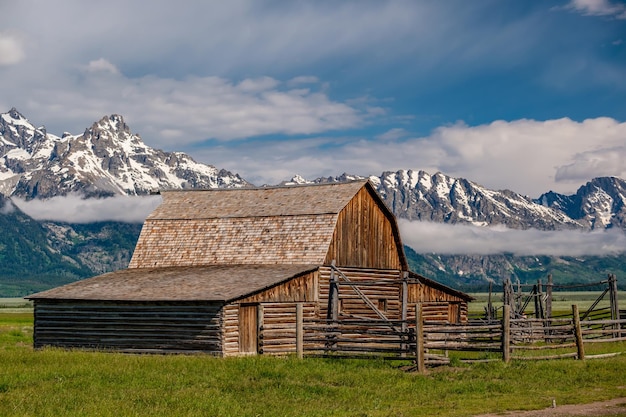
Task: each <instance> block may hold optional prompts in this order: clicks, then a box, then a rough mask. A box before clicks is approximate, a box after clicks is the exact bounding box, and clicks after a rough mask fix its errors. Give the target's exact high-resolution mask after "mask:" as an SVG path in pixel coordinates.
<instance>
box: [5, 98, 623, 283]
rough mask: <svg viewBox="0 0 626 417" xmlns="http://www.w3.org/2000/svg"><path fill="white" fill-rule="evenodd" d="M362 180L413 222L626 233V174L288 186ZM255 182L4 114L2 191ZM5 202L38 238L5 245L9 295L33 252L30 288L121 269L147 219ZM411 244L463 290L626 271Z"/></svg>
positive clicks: (422, 268) (118, 129)
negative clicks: (534, 188) (567, 186)
mask: <svg viewBox="0 0 626 417" xmlns="http://www.w3.org/2000/svg"><path fill="white" fill-rule="evenodd" d="M365 178H368V179H369V180H370V181H371V182H372V184H373V185H374V186H375V187H376V188H377V190H378V192H379V193H380V195H381V197H382V198H383V200H384V201H385V203H386V204H387V205H388V206H389V208H390V209H391V210H392V212H393V213H394V214H395V215H396V216H397V217H398V218H399V219H407V220H409V221H428V222H436V223H448V224H464V225H473V226H479V227H486V226H496V225H497V226H504V227H507V228H510V229H520V230H527V229H537V230H548V231H560V230H580V231H593V230H605V229H620V230H626V181H624V180H622V179H620V178H616V177H600V178H594V179H592V180H590V181H588V182H587V183H586V184H583V185H582V186H581V187H580V188H579V189H578V190H577V192H576V193H575V194H572V195H563V194H558V193H555V192H552V191H549V192H547V193H544V194H542V195H541V196H539V197H538V198H537V199H531V198H529V197H527V196H523V195H521V194H518V193H515V192H514V191H511V190H498V191H495V190H490V189H488V188H486V187H483V186H482V185H480V184H478V183H475V182H473V181H471V180H468V179H464V178H453V177H450V176H447V175H445V174H443V173H441V172H437V173H435V174H432V175H431V174H429V173H427V172H425V171H422V170H397V171H386V172H383V173H382V174H381V175H378V176H376V175H372V176H369V177H362V176H357V175H351V174H347V173H344V174H342V175H339V176H336V177H321V178H317V179H314V180H307V179H305V178H303V177H301V176H299V175H296V176H294V178H292V179H291V180H290V181H284V182H283V183H281V184H282V185H289V184H304V183H323V182H339V181H349V180H355V179H365ZM248 186H252V184H250V183H249V182H247V181H246V180H245V179H243V178H241V177H240V176H239V175H238V174H233V173H231V172H229V171H226V170H220V169H218V168H215V167H214V166H211V165H205V164H200V163H197V162H195V161H194V160H193V159H192V158H191V157H189V156H188V155H186V154H184V153H180V152H164V151H161V150H156V149H152V148H150V147H148V146H147V145H145V144H144V143H143V141H142V139H141V137H140V136H139V135H136V134H133V133H132V131H131V130H130V127H129V126H128V125H127V124H126V123H125V121H124V119H123V117H122V116H120V115H115V114H113V115H109V116H104V117H103V118H101V119H100V120H99V121H97V122H95V123H93V124H92V125H91V126H90V127H88V128H86V129H85V131H84V132H83V133H81V134H78V135H73V134H71V133H67V132H66V133H64V134H63V135H62V136H61V137H58V136H55V135H51V134H49V133H48V132H47V131H46V129H45V127H43V126H42V127H35V126H34V125H32V124H31V123H30V122H29V121H28V119H26V118H25V117H24V116H23V115H21V114H20V113H19V112H18V111H17V110H16V109H14V108H13V109H11V110H10V111H9V112H7V113H0V195H1V194H4V195H7V196H10V197H16V198H21V199H24V200H32V199H44V200H45V199H50V198H52V197H57V196H64V195H70V194H74V193H79V194H81V195H82V196H83V197H84V198H101V197H110V196H113V195H147V194H150V193H151V192H153V191H155V190H157V189H183V188H188V189H194V188H215V187H222V188H228V187H248ZM2 198H3V200H2V201H0V202H2V204H1V205H0V207H1V208H2V209H1V210H0V216H3V218H2V220H3V221H4V220H6V221H9V222H13V223H15V224H17V225H20V224H23V225H24V227H26V226H25V225H26V224H29V225H30V226H29V228H27V229H25V230H28V231H27V232H26V234H27V235H28V236H31V237H32V239H31V240H29V241H27V242H24V243H23V244H21V246H20V247H21V248H24V250H25V251H27V252H28V251H30V252H28V253H23V254H17V253H14V252H11V251H10V250H9V249H7V244H5V246H4V247H2V246H1V245H0V257H3V256H4V258H2V259H5V261H6V262H9V263H11V262H13V263H15V265H18V266H19V268H17V269H16V270H15V271H14V272H15V273H12V272H11V270H10V269H7V270H6V271H4V276H0V290H1V288H2V287H3V285H5V284H6V283H7V282H9V283H10V284H11V285H13V286H14V285H17V286H18V287H19V283H18V284H16V282H17V281H16V280H19V279H21V278H24V276H26V275H27V274H28V267H27V264H24V263H23V262H22V261H21V260H20V259H22V260H24V259H29V258H30V257H39V258H41V257H42V256H43V258H41V259H47V260H48V261H46V262H47V264H46V265H47V266H42V267H41V268H40V269H39V270H38V271H39V272H37V273H39V274H42V277H44V278H45V279H44V281H45V282H43V283H42V282H39V283H36V282H35V283H34V284H33V282H34V281H33V280H35V281H36V277H28V282H29V283H30V284H28V285H29V287H28V288H31V289H34V288H37V289H41V286H42V285H43V286H44V287H45V285H49V284H50V282H51V281H50V280H53V281H54V280H57V281H58V283H61V282H67V281H68V280H69V281H71V280H76V279H81V278H85V277H87V276H90V275H95V274H99V273H103V272H108V271H110V270H115V269H119V268H123V267H125V266H126V265H127V263H128V261H129V260H130V256H131V255H132V250H133V248H134V242H135V241H136V239H137V237H138V235H139V231H140V229H141V227H140V226H141V225H137V224H135V225H128V224H125V223H121V222H94V223H91V224H86V225H78V224H71V223H65V222H59V221H57V222H52V221H35V220H33V219H30V220H25V219H26V218H27V217H28V216H26V215H25V214H24V213H22V214H20V216H22V217H20V218H21V219H22V220H20V221H16V218H15V217H10V216H11V215H15V213H14V212H13V211H11V210H13V209H11V207H13V208H15V207H14V205H13V204H12V203H11V200H8V199H6V198H4V197H2ZM5 208H6V209H5ZM24 216H26V217H24ZM14 229H15V228H9V227H7V230H11V233H12V235H11V236H13V237H11V236H9V235H8V234H7V233H5V235H6V238H7V239H8V240H7V242H10V241H11V239H14V240H15V241H17V240H19V239H20V231H19V229H15V230H14ZM29 242H30V243H29ZM32 242H38V243H37V244H34V243H32ZM39 246H40V247H39ZM41 251H43V255H42V254H41V253H40V252H41ZM406 251H407V253H408V254H410V256H409V259H410V264H411V266H412V268H413V269H414V270H415V271H419V272H420V273H424V274H426V275H428V276H431V277H432V278H435V279H438V280H440V281H441V282H442V283H445V284H448V285H453V286H456V287H458V288H466V287H468V285H481V284H485V283H486V282H488V281H497V280H498V279H501V278H503V277H505V276H516V277H518V278H521V279H522V280H526V281H527V280H534V279H537V277H540V276H543V275H546V274H547V273H548V272H550V273H554V274H555V276H559V278H558V279H560V280H561V281H567V280H568V279H569V278H568V275H567V274H570V275H574V276H576V277H578V278H577V279H579V280H587V281H589V280H591V278H590V277H592V276H594V275H595V274H604V273H606V272H607V270H606V268H608V267H609V266H610V268H612V270H611V271H609V272H612V273H616V272H617V273H620V272H624V273H625V274H626V261H624V260H622V259H621V258H622V257H623V256H607V257H599V256H595V257H579V258H572V257H558V256H514V255H512V254H508V253H501V254H495V255H488V256H478V255H440V254H432V253H427V254H424V253H420V254H418V253H412V252H414V251H412V250H411V249H410V248H408V247H407V248H406ZM11 257H13V258H15V259H13V258H11ZM17 258H20V259H17ZM39 258H38V259H39ZM20 262H21V263H20ZM46 268H47V269H46ZM14 269H15V268H14ZM18 270H19V271H18ZM64 271H65V272H64ZM559 271H560V272H559ZM20 274H21V275H20ZM59 274H60V275H64V276H60V275H59ZM559 274H560V275H559ZM0 275H2V274H0ZM7 280H8V281H7ZM40 281H41V280H40ZM7 285H8V284H7ZM25 285H26V284H25ZM20 288H22V287H20ZM22 289H23V288H22ZM0 293H1V291H0Z"/></svg>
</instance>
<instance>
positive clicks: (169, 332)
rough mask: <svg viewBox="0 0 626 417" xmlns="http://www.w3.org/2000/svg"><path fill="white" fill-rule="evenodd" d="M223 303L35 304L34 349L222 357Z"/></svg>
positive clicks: (93, 302)
mask: <svg viewBox="0 0 626 417" xmlns="http://www.w3.org/2000/svg"><path fill="white" fill-rule="evenodd" d="M221 315H222V305H221V304H206V303H192V302H183V303H162V302H103V301H56V300H35V330H34V346H35V347H36V348H37V347H43V346H58V347H64V348H93V349H112V350H119V351H126V352H204V353H210V354H215V355H221V354H222V330H221Z"/></svg>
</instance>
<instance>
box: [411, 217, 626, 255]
mask: <svg viewBox="0 0 626 417" xmlns="http://www.w3.org/2000/svg"><path fill="white" fill-rule="evenodd" d="M399 227H400V232H401V235H402V241H403V243H404V244H406V245H408V246H409V247H411V248H412V249H413V250H415V251H416V252H418V253H437V254H446V255H456V254H467V255H493V254H501V253H512V254H514V255H518V256H532V255H551V256H584V255H600V256H601V255H616V254H620V253H624V252H626V234H625V233H624V232H623V231H622V230H618V229H609V230H607V231H594V232H581V231H540V230H533V229H531V230H515V229H507V228H504V227H478V226H470V225H448V224H444V223H429V222H410V221H408V220H402V219H401V220H400V221H399Z"/></svg>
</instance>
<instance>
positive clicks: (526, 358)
mask: <svg viewBox="0 0 626 417" xmlns="http://www.w3.org/2000/svg"><path fill="white" fill-rule="evenodd" d="M576 357H578V353H576V352H574V353H563V354H561V355H550V356H511V359H512V360H518V361H541V360H552V359H567V358H576ZM585 357H586V356H585Z"/></svg>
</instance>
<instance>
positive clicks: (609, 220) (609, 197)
mask: <svg viewBox="0 0 626 417" xmlns="http://www.w3.org/2000/svg"><path fill="white" fill-rule="evenodd" d="M535 201H536V202H537V203H539V204H542V205H544V206H546V207H551V208H554V209H557V210H559V211H562V212H563V213H566V214H567V215H568V216H569V217H571V218H572V219H576V221H577V222H579V223H582V224H584V225H586V226H587V227H588V228H590V229H606V228H610V227H619V228H621V229H626V181H624V180H622V179H620V178H615V177H602V178H594V179H593V180H591V181H589V182H588V183H587V184H585V185H583V186H582V187H580V188H579V189H578V191H577V192H576V194H574V195H570V196H567V195H563V194H558V193H555V192H552V191H550V192H548V193H545V194H543V195H542V196H541V197H539V198H538V199H537V200H535Z"/></svg>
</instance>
